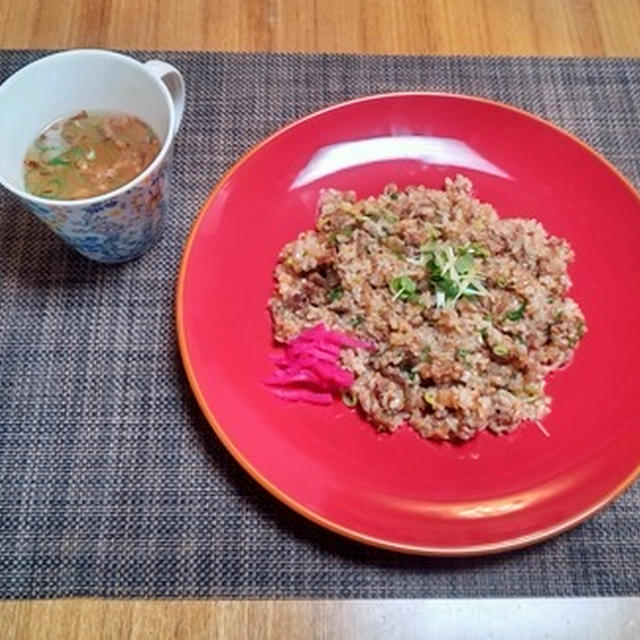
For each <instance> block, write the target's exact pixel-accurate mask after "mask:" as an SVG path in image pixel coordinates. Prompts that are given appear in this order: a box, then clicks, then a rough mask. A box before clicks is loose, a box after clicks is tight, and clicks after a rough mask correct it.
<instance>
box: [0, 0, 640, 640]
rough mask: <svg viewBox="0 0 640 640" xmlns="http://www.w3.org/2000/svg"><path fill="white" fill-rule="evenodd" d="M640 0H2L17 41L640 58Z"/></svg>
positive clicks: (614, 616) (29, 634) (68, 607)
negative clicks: (60, 0) (59, 0)
mask: <svg viewBox="0 0 640 640" xmlns="http://www.w3.org/2000/svg"><path fill="white" fill-rule="evenodd" d="M639 36H640V0H315V1H313V0H157V1H156V0H85V1H83V0H66V1H65V2H54V1H52V0H49V1H48V0H20V1H19V2H17V1H15V0H0V46H2V47H4V48H40V47H41V48H64V47H86V46H98V47H112V48H124V49H197V50H209V49H217V50H242V51H327V52H361V53H406V54H429V53H430V54H463V53H465V54H479V55H488V54H507V55H568V56H585V55H586V56H638V57H640V37H639ZM427 636H428V637H437V638H439V639H441V640H446V639H449V638H490V637H491V638H513V637H518V638H519V640H527V639H529V638H532V639H533V638H536V639H537V638H543V637H544V638H580V639H581V640H590V639H594V640H595V639H598V640H600V639H604V638H617V639H626V638H629V639H631V638H638V637H640V600H636V599H629V598H615V599H608V600H607V599H592V600H581V599H570V600H546V599H538V600H509V601H496V600H466V601H460V600H446V601H444V600H441V601H425V600H422V601H420V600H414V601H390V600H385V601H350V602H340V601H338V602H335V601H333V602H332V601H314V602H308V601H307V602H302V601H290V602H279V603H278V602H270V601H193V602H192V601H159V602H149V601H108V600H66V601H28V602H5V603H0V637H2V638H46V639H47V640H58V639H60V640H62V639H64V640H73V639H74V638H78V639H83V640H84V639H85V638H91V637H108V638H122V637H124V638H160V637H165V638H174V637H175V638H180V639H183V638H224V639H225V640H226V639H232V640H233V639H235V638H238V639H241V638H242V639H244V638H249V637H251V638H273V639H274V640H275V639H281V638H283V639H284V638H287V639H288V638H357V637H361V638H367V639H375V638H385V639H386V638H415V637H427Z"/></svg>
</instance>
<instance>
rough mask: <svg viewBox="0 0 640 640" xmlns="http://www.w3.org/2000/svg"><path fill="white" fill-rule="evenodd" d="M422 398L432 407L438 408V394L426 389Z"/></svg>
mask: <svg viewBox="0 0 640 640" xmlns="http://www.w3.org/2000/svg"><path fill="white" fill-rule="evenodd" d="M422 399H423V400H424V401H425V402H426V403H427V404H428V405H429V406H430V407H431V408H432V409H435V408H436V394H435V393H434V392H433V391H425V392H424V393H423V394H422Z"/></svg>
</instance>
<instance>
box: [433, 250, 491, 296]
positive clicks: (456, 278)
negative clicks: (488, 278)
mask: <svg viewBox="0 0 640 640" xmlns="http://www.w3.org/2000/svg"><path fill="white" fill-rule="evenodd" d="M421 250H422V251H424V252H425V253H426V255H427V258H428V261H427V269H428V271H429V284H430V285H431V288H432V290H433V293H434V294H435V302H436V307H438V308H440V309H442V308H445V307H451V306H453V305H454V304H455V303H456V302H457V301H458V300H459V299H460V298H462V297H466V298H469V297H472V296H483V295H487V291H486V289H485V288H484V285H483V284H482V279H481V277H480V274H478V273H477V271H476V268H475V262H474V258H473V254H472V252H471V251H470V250H469V249H468V248H466V247H459V248H458V249H457V250H454V248H453V247H452V246H451V245H450V244H448V243H431V245H427V246H425V247H421Z"/></svg>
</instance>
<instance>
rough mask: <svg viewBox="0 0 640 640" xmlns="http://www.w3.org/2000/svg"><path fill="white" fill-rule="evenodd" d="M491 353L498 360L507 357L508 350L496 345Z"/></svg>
mask: <svg viewBox="0 0 640 640" xmlns="http://www.w3.org/2000/svg"><path fill="white" fill-rule="evenodd" d="M492 351H493V353H494V354H495V355H497V356H498V357H500V358H504V357H505V356H508V355H509V349H507V347H503V346H502V345H500V344H499V345H497V346H495V347H493V349H492Z"/></svg>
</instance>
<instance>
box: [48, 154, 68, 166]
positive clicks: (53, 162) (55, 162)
mask: <svg viewBox="0 0 640 640" xmlns="http://www.w3.org/2000/svg"><path fill="white" fill-rule="evenodd" d="M45 164H48V165H51V166H54V167H58V166H61V167H68V166H69V165H70V164H71V162H70V161H69V160H65V159H64V158H61V157H60V156H56V157H55V158H51V160H47V161H46V162H45Z"/></svg>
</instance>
